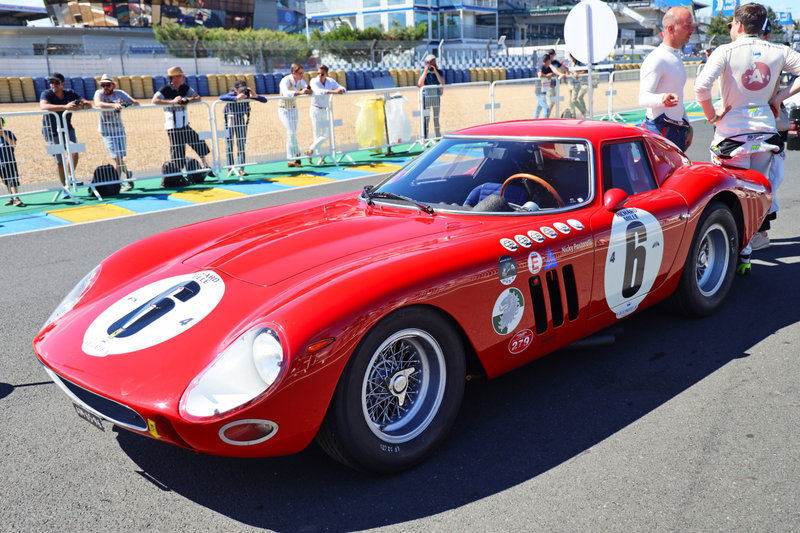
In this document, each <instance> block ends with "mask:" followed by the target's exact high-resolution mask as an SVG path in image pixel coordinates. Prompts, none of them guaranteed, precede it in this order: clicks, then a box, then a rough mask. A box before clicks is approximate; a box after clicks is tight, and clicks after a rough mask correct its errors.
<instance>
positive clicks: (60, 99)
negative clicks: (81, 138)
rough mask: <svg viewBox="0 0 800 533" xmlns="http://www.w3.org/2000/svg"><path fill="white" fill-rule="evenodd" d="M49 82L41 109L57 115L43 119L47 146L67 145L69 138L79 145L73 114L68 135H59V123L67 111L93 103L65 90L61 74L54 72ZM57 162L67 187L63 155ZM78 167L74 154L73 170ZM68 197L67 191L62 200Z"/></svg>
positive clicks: (55, 156) (61, 177) (60, 175)
mask: <svg viewBox="0 0 800 533" xmlns="http://www.w3.org/2000/svg"><path fill="white" fill-rule="evenodd" d="M47 81H48V82H49V83H50V88H49V89H46V90H44V91H42V94H41V95H40V96H39V108H40V109H41V110H42V111H52V112H54V113H55V114H56V115H58V118H56V117H55V115H52V114H47V115H44V116H43V117H42V135H44V139H45V141H47V144H61V145H65V144H66V138H67V137H68V138H69V140H70V142H72V143H77V142H78V140H77V138H76V136H75V129H74V128H73V127H72V113H69V114H67V117H66V122H65V124H64V126H66V133H65V134H64V133H62V134H61V135H59V132H58V122H61V121H62V120H63V116H64V112H65V111H78V110H80V109H86V108H89V107H92V104H91V102H89V101H88V100H85V99H83V98H81V96H80V95H79V94H78V93H76V92H75V91H73V90H71V89H66V88H64V75H63V74H61V73H59V72H54V73H53V74H52V75H51V76H49V77H48V79H47ZM64 135H66V137H64ZM53 157H54V158H55V160H56V165H57V166H58V179H59V181H61V185H63V186H64V187H66V184H67V182H66V173H65V171H64V159H63V157H62V156H61V154H55V155H54V156H53ZM77 165H78V153H77V152H73V153H72V168H73V170H74V168H75V167H76V166H77ZM66 197H68V195H67V194H66V190H65V191H64V192H63V193H62V198H66Z"/></svg>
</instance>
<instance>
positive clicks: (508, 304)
mask: <svg viewBox="0 0 800 533" xmlns="http://www.w3.org/2000/svg"><path fill="white" fill-rule="evenodd" d="M524 312H525V297H524V296H523V295H522V291H520V290H519V289H517V288H515V287H510V288H508V289H506V290H504V291H503V292H501V293H500V296H498V297H497V300H496V301H495V302H494V308H493V309H492V327H493V328H494V331H495V333H497V334H498V335H508V334H509V333H510V332H512V331H514V330H515V329H516V327H517V326H518V325H519V323H520V321H521V320H522V315H523V313H524Z"/></svg>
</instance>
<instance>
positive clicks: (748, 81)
mask: <svg viewBox="0 0 800 533" xmlns="http://www.w3.org/2000/svg"><path fill="white" fill-rule="evenodd" d="M770 80H772V73H771V72H770V70H769V66H767V65H766V64H765V63H762V62H760V61H756V62H755V63H754V64H753V66H751V67H750V68H749V69H747V70H746V71H745V73H744V74H742V85H744V88H745V89H747V90H748V91H760V90H761V89H763V88H764V87H766V86H767V85H769V82H770Z"/></svg>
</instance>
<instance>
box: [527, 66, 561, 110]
mask: <svg viewBox="0 0 800 533" xmlns="http://www.w3.org/2000/svg"><path fill="white" fill-rule="evenodd" d="M552 59H553V56H551V55H550V54H549V53H547V54H545V55H543V56H542V64H541V65H540V66H539V70H538V71H537V73H536V77H537V78H539V83H537V84H536V87H535V88H534V93H535V94H536V111H535V112H534V114H533V118H539V115H540V114H541V113H542V112H544V116H543V117H542V118H548V117H549V116H550V104H549V103H548V95H549V94H550V90H551V88H552V85H553V78H556V77H557V76H559V74H558V73H557V72H556V71H555V70H553V68H552V66H551V61H552Z"/></svg>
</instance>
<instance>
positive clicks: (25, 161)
mask: <svg viewBox="0 0 800 533" xmlns="http://www.w3.org/2000/svg"><path fill="white" fill-rule="evenodd" d="M51 124H52V125H55V130H52V129H51V127H50V125H51ZM45 125H47V127H45ZM63 131H64V130H63V128H62V126H61V120H60V118H59V116H58V115H57V114H56V113H53V112H50V111H30V112H18V113H3V114H2V129H1V130H0V177H2V185H3V187H2V190H0V199H6V200H4V201H7V200H9V199H11V198H13V197H18V196H19V197H22V196H24V195H26V194H32V193H40V192H47V191H54V192H56V193H60V192H61V191H64V192H66V189H65V187H64V185H62V183H61V180H60V179H59V172H58V166H57V162H63V161H65V160H66V158H65V155H66V151H65V145H64V144H63V143H61V142H59V139H60V138H62V137H63ZM63 176H64V178H65V179H66V178H67V177H69V169H68V168H67V171H66V172H65V173H64V174H63Z"/></svg>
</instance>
